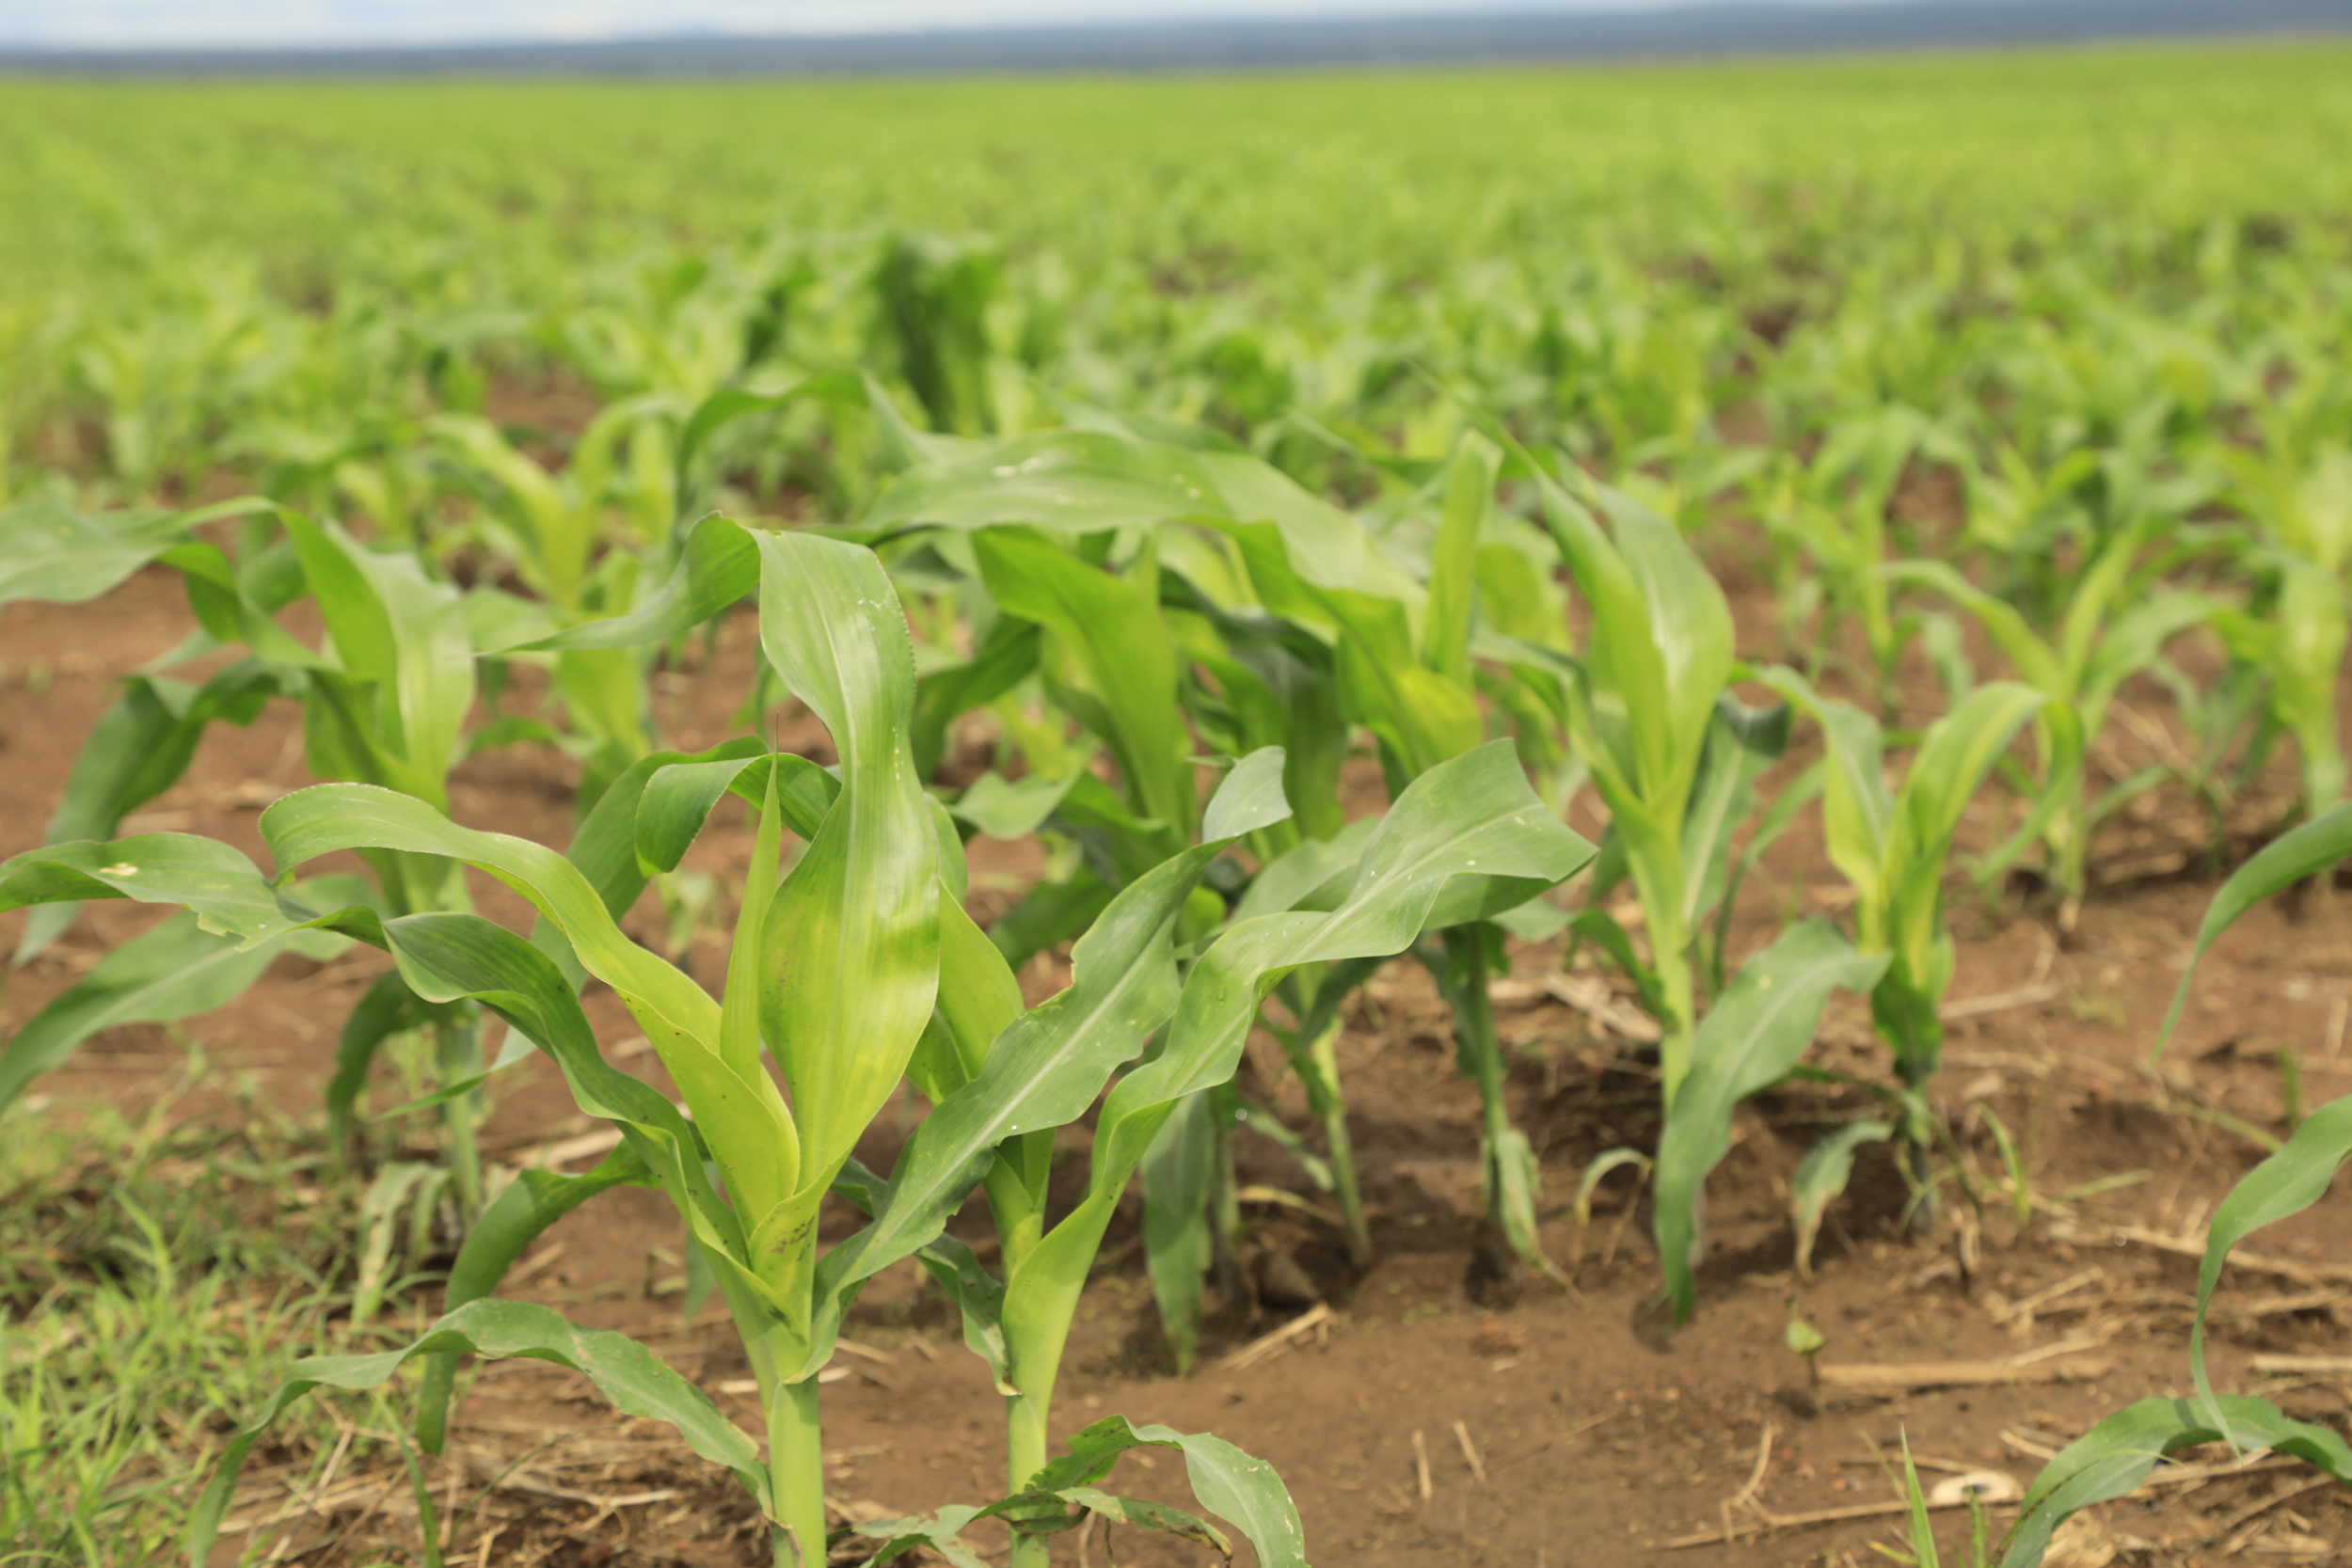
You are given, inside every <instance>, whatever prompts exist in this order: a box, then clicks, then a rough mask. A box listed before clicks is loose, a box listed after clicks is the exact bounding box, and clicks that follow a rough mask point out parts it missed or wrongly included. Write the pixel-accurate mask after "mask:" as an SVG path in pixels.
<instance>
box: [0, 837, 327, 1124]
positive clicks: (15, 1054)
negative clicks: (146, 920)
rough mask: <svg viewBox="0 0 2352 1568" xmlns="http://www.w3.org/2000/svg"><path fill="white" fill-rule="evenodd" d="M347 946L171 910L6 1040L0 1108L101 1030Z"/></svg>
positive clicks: (168, 1014) (219, 1002) (180, 1008)
mask: <svg viewBox="0 0 2352 1568" xmlns="http://www.w3.org/2000/svg"><path fill="white" fill-rule="evenodd" d="M124 842H125V843H130V842H135V841H132V840H125V841H124ZM350 945H351V942H350V939H348V938H346V937H342V936H338V935H335V934H334V933H332V932H327V931H294V932H291V933H289V934H287V935H285V936H282V937H280V938H278V939H276V940H272V941H265V942H262V943H261V944H260V945H258V946H250V947H248V946H246V944H245V943H244V942H242V941H241V940H240V939H239V938H238V937H236V936H234V935H227V934H220V933H215V932H213V931H208V930H206V929H204V927H202V926H201V925H200V924H199V921H198V918H197V916H195V915H193V914H190V913H188V912H186V911H182V912H180V913H178V914H174V915H172V916H171V917H170V918H169V919H167V920H166V921H165V922H164V923H163V924H162V925H160V926H157V927H153V928H152V929H150V930H147V931H144V932H141V933H140V934H139V935H138V936H135V937H134V938H132V939H131V940H130V941H129V942H124V943H123V944H122V945H121V946H119V947H117V948H115V949H114V950H113V951H112V952H110V953H108V954H107V955H106V956H105V957H103V958H100V959H99V960H98V963H97V964H96V966H95V967H93V968H92V969H91V970H90V972H89V973H88V974H86V975H84V976H83V977H82V978H81V979H80V980H78V981H76V982H75V983H74V984H73V985H72V987H71V988H70V989H68V990H65V991H63V992H62V993H60V994H59V995H58V996H56V998H55V999H53V1000H52V1001H51V1002H50V1003H49V1005H48V1006H44V1007H43V1008H41V1009H40V1011H39V1012H37V1013H35V1014H34V1015H33V1016H32V1017H31V1018H29V1019H27V1020H26V1021H25V1022H24V1027H23V1028H21V1029H19V1030H18V1031H17V1032H16V1033H15V1034H14V1035H13V1036H11V1037H9V1039H8V1047H7V1049H6V1050H5V1051H0V1105H6V1104H8V1102H9V1101H12V1100H14V1099H15V1098H16V1097H17V1095H19V1094H20V1093H22V1092H23V1091H24V1085H26V1084H28V1083H30V1082H32V1080H33V1079H35V1078H37V1077H39V1076H40V1074H42V1073H44V1072H48V1071H50V1070H52V1069H55V1068H56V1066H57V1065H58V1064H59V1063H61V1062H63V1061H64V1060H65V1059H66V1058H67V1057H68V1056H69V1055H71V1054H72V1052H73V1048H74V1047H75V1046H77V1045H80V1044H81V1043H82V1042H83V1041H84V1040H86V1039H88V1038H89V1037H91V1036H92V1035H95V1034H98V1033H99V1032H100V1031H102V1030H105V1029H111V1028H113V1027H115V1026H116V1025H117V1024H122V1023H167V1022H173V1021H176V1020H179V1019H183V1018H192V1017H194V1016H195V1015H196V1014H198V1013H208V1012H211V1011H212V1010H213V1009H214V1008H215V1007H219V1006H226V1005H227V1004H229V1003H230V1002H231V1001H234V1000H235V999H236V998H237V997H238V996H240V995H243V994H244V992H245V990H246V988H248V987H249V986H251V985H252V984H253V982H254V981H256V980H258V979H260V978H261V977H262V971H263V970H266V969H267V968H269V966H270V964H271V963H272V962H274V961H275V960H276V959H277V958H278V956H279V955H280V954H281V953H289V952H291V953H299V954H301V955H302V956H303V957H304V958H311V959H315V960H317V961H319V962H322V963H323V962H326V960H327V959H330V958H334V957H336V956H337V955H338V954H340V953H342V951H343V950H344V949H345V948H347V947H349V946H350Z"/></svg>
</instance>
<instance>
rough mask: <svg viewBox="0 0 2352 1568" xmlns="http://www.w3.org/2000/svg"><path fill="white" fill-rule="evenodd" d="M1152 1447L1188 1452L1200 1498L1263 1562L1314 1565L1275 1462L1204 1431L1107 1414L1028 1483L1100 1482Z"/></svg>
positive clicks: (1055, 1486) (1054, 1488)
mask: <svg viewBox="0 0 2352 1568" xmlns="http://www.w3.org/2000/svg"><path fill="white" fill-rule="evenodd" d="M1146 1447H1150V1448H1164V1449H1176V1450H1178V1451H1179V1452H1180V1453H1182V1454H1183V1455H1184V1477H1185V1479H1186V1480H1187V1481H1190V1482H1191V1483H1192V1495H1193V1497H1196V1498H1198V1499H1199V1500H1200V1506H1201V1507H1202V1508H1205V1509H1207V1510H1208V1511H1209V1512H1210V1513H1214V1514H1216V1516H1217V1517H1219V1518H1221V1519H1226V1520H1230V1521H1231V1522H1232V1525H1233V1526H1234V1528H1237V1529H1239V1530H1240V1531H1241V1533H1242V1534H1243V1536H1245V1537H1246V1538H1247V1539H1248V1542H1249V1544H1251V1545H1252V1546H1255V1547H1256V1548H1257V1551H1258V1561H1259V1562H1260V1564H1262V1565H1263V1568H1307V1534H1306V1531H1305V1529H1304V1528H1302V1527H1301V1526H1300V1525H1299V1522H1298V1510H1297V1508H1296V1507H1295V1506H1294V1505H1293V1503H1292V1502H1291V1498H1290V1493H1289V1492H1288V1491H1286V1490H1284V1488H1283V1486H1282V1480H1281V1478H1280V1477H1279V1476H1278V1475H1276V1474H1275V1473H1274V1466H1273V1465H1268V1464H1267V1463H1266V1462H1265V1461H1264V1460H1263V1459H1256V1458H1252V1457H1251V1456H1250V1455H1248V1454H1247V1453H1244V1452H1243V1451H1242V1450H1241V1449H1237V1448H1235V1447H1234V1446H1233V1445H1232V1444H1231V1443H1228V1442H1227V1441H1225V1439H1223V1438H1222V1437H1216V1436H1213V1435H1211V1434H1210V1433H1205V1432H1203V1433H1190V1434H1186V1433H1180V1432H1177V1431H1174V1430H1173V1429H1171V1428H1168V1427H1164V1426H1142V1427H1139V1426H1136V1424H1135V1423H1134V1422H1132V1421H1130V1420H1128V1419H1127V1418H1126V1417H1124V1416H1108V1417H1105V1418H1103V1419H1102V1420H1099V1421H1096V1422H1095V1423H1094V1424H1093V1425H1091V1426H1089V1427H1086V1428H1084V1429H1083V1430H1081V1431H1079V1432H1076V1433H1072V1435H1071V1438H1070V1451H1069V1452H1068V1453H1067V1454H1065V1455H1063V1456H1062V1457H1061V1458H1059V1459H1057V1460H1054V1461H1052V1462H1051V1463H1049V1464H1048V1465H1046V1466H1045V1468H1043V1469H1042V1470H1040V1471H1039V1472H1038V1473H1037V1475H1036V1476H1035V1477H1034V1478H1033V1479H1032V1480H1031V1481H1030V1483H1029V1484H1030V1486H1031V1488H1032V1489H1033V1490H1037V1491H1045V1492H1062V1491H1066V1490H1067V1489H1069V1488H1072V1487H1080V1486H1088V1487H1090V1486H1094V1485H1096V1484H1097V1483H1099V1482H1101V1481H1103V1480H1104V1478H1105V1477H1107V1476H1108V1475H1109V1474H1110V1472H1111V1467H1112V1466H1113V1465H1116V1464H1117V1463H1118V1461H1119V1456H1120V1454H1122V1453H1125V1452H1126V1451H1128V1450H1129V1449H1136V1448H1146Z"/></svg>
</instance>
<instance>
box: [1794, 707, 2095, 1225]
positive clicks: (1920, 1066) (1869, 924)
mask: <svg viewBox="0 0 2352 1568" xmlns="http://www.w3.org/2000/svg"><path fill="white" fill-rule="evenodd" d="M1761 678H1762V679H1763V680H1764V682H1765V683H1766V684H1767V685H1769V686H1771V687H1772V688H1773V689H1775V690H1778V691H1779V692H1781V693H1782V694H1783V695H1784V696H1786V697H1788V699H1789V701H1790V702H1792V703H1794V704H1796V705H1798V706H1800V707H1802V708H1804V710H1805V711H1806V712H1807V713H1809V714H1811V715H1812V716H1813V718H1814V719H1815V721H1818V722H1819V723H1820V726H1821V734H1822V737H1823V739H1824V740H1825V741H1826V742H1827V746H1828V759H1827V761H1828V767H1827V769H1826V773H1825V776H1824V783H1823V785H1822V797H1821V822H1822V829H1823V832H1824V835H1825V836H1826V838H1827V839H1828V845H1829V858H1830V862H1831V863H1832V864H1834V865H1836V867H1837V869H1838V871H1839V872H1841V873H1842V874H1843V875H1844V876H1845V878H1846V880H1847V881H1848V882H1849V883H1851V885H1852V887H1853V890H1854V894H1855V899H1854V941H1855V945H1856V946H1857V947H1858V948H1859V949H1860V950H1861V951H1862V952H1863V953H1866V954H1879V955H1884V956H1885V958H1886V959H1887V962H1886V965H1885V968H1884V970H1883V972H1882V973H1881V974H1880V975H1879V977H1878V979H1877V982H1876V983H1875V984H1874V985H1872V986H1871V988H1870V1019H1871V1022H1872V1023H1873V1024H1874V1025H1875V1026H1876V1028H1877V1030H1878V1034H1879V1037H1880V1038H1881V1039H1883V1040H1884V1041H1885V1042H1886V1045H1887V1048H1888V1049H1889V1050H1890V1051H1891V1052H1892V1053H1893V1054H1894V1058H1895V1071H1896V1076H1897V1078H1898V1079H1899V1084H1900V1087H1899V1090H1898V1091H1897V1092H1896V1094H1895V1099H1896V1101H1897V1103H1898V1104H1899V1106H1900V1108H1901V1111H1902V1117H1903V1132H1904V1136H1905V1138H1906V1141H1907V1143H1908V1146H1909V1149H1910V1153H1911V1163H1912V1170H1913V1173H1914V1175H1915V1178H1916V1179H1917V1180H1918V1181H1919V1183H1920V1195H1919V1196H1920V1203H1921V1208H1920V1211H1919V1212H1920V1213H1921V1214H1922V1215H1923V1216H1924V1215H1925V1214H1927V1213H1929V1212H1931V1209H1932V1193H1933V1189H1932V1187H1931V1186H1930V1185H1929V1184H1928V1181H1927V1174H1928V1173H1927V1148H1928V1144H1929V1142H1930V1141H1931V1138H1932V1137H1933V1135H1934V1130H1935V1121H1934V1117H1933V1116H1932V1114H1931V1111H1930V1109H1929V1107H1928V1104H1927V1100H1926V1090H1927V1085H1928V1082H1929V1080H1930V1079H1931V1078H1933V1077H1934V1075H1935V1071H1936V1068H1937V1066H1938V1064H1939V1062H1940V1059H1941V1056H1942V1051H1943V1043H1944V1024H1943V1020H1942V1016H1941V1014H1942V1007H1943V1002H1944V992H1945V990H1947V988H1948V987H1949V986H1950V984H1951V979H1952V966H1953V962H1954V957H1955V954H1954V947H1953V943H1952V939H1951V935H1950V933H1949V932H1948V931H1947V930H1946V929H1945V925H1944V877H1945V865H1946V862H1947V860H1948V859H1949V857H1950V854H1951V849H1952V843H1953V840H1954V838H1955V836H1956V835H1957V834H1958V832H1959V830H1960V824H1961V819H1962V816H1963V815H1964V814H1965V813H1966V811H1967V809H1968V806H1969V803H1970V801H1971V800H1972V799H1973V798H1974V796H1975V795H1976V792H1977V789H1978V787H1979V785H1980V784H1982V783H1983V780H1984V777H1985V775H1986V774H1987V773H1988V772H1989V771H1991V770H1992V768H1994V765H1995V764H1996V763H1997V762H1998V761H1999V760H2000V758H2001V756H2002V755H2003V753H2004V752H2006V751H2007V750H2008V748H2009V745H2010V740H2011V739H2013V738H2014V737H2015V736H2016V734H2017V732H2018V731H2019V730H2020V729H2021V728H2023V727H2024V726H2025V724H2026V721H2028V720H2030V719H2031V718H2033V717H2034V715H2035V714H2037V713H2038V712H2041V711H2042V709H2043V707H2044V705H2046V704H2047V702H2048V700H2049V699H2048V698H2047V697H2045V696H2044V695H2043V694H2042V692H2040V691H2037V690H2035V689H2032V688H2031V687H2027V686H2024V685H2021V684H2019V683H2017V682H2014V681H1994V682H1990V683H1988V684H1986V685H1983V686H1980V687H1979V688H1977V689H1975V690H1974V691H1971V692H1970V693H1969V694H1968V695H1967V696H1966V697H1965V698H1963V700H1962V701H1961V702H1960V704H1959V705H1957V706H1955V707H1954V708H1953V709H1952V711H1951V712H1949V713H1947V714H1946V715H1945V716H1944V717H1943V718H1941V719H1939V720H1937V721H1935V722H1934V723H1933V724H1931V725H1930V726H1929V727H1928V730H1927V732H1926V734H1925V735H1924V736H1922V737H1921V738H1920V742H1919V749H1918V751H1917V752H1915V753H1913V755H1912V758H1911V763H1910V766H1909V768H1906V769H1905V771H1904V774H1903V780H1902V783H1901V784H1900V785H1899V786H1893V787H1890V786H1889V784H1887V778H1886V762H1885V750H1886V743H1885V737H1884V736H1883V733H1882V732H1881V731H1880V729H1879V725H1878V721H1876V720H1874V719H1872V718H1871V717H1870V716H1869V715H1868V714H1867V713H1865V712H1863V711H1862V710H1861V709H1860V708H1857V707H1855V706H1854V705H1851V704H1850V703H1842V702H1836V701H1834V700H1830V699H1825V698H1823V697H1822V696H1821V695H1820V693H1819V692H1817V691H1815V690H1814V689H1813V688H1812V687H1811V686H1810V685H1809V684H1807V683H1806V682H1805V680H1804V677H1803V676H1801V675H1799V674H1797V673H1795V672H1794V671H1791V670H1785V669H1774V670H1771V671H1767V672H1765V673H1763V675H1762V676H1761ZM2046 761H2047V759H2046V758H2045V763H2046ZM2052 809H2054V802H2053V801H2052V800H2047V799H2045V800H2042V802H2040V803H2039V804H2038V805H2037V807H2036V812H2037V814H2039V813H2045V812H2048V811H2050V810H2052ZM2028 826H2029V827H2031V826H2032V824H2031V823H2030V822H2029V823H2028ZM1836 1136H1837V1135H1836V1134H1833V1137H1834V1138H1835V1137H1836ZM1839 1147H1840V1148H1842V1149H1843V1150H1844V1151H1845V1153H1844V1158H1845V1159H1846V1160H1847V1161H1848V1162H1850V1161H1851V1139H1847V1140H1846V1141H1845V1142H1844V1143H1843V1144H1842V1145H1840V1146H1839ZM1844 1168H1845V1167H1844V1166H1843V1165H1841V1164H1838V1163H1837V1162H1836V1156H1835V1155H1833V1156H1831V1157H1830V1158H1829V1159H1827V1160H1826V1161H1825V1162H1824V1163H1823V1164H1821V1165H1819V1166H1817V1167H1816V1169H1815V1172H1814V1173H1813V1175H1812V1177H1811V1178H1810V1179H1808V1180H1807V1181H1806V1182H1805V1183H1804V1188H1805V1191H1804V1193H1803V1194H1801V1195H1800V1206H1801V1209H1803V1208H1806V1207H1810V1208H1811V1209H1812V1210H1813V1211H1814V1213H1813V1217H1814V1218H1816V1219H1818V1210H1819V1206H1820V1204H1821V1203H1822V1202H1825V1201H1826V1199H1827V1194H1828V1190H1829V1189H1828V1187H1827V1186H1826V1183H1827V1182H1828V1181H1829V1180H1831V1179H1832V1178H1833V1177H1836V1179H1837V1180H1838V1183H1839V1184H1842V1171H1843V1169H1844ZM1800 1227H1801V1229H1802V1228H1807V1227H1806V1216H1805V1215H1804V1214H1803V1213H1801V1214H1800Z"/></svg>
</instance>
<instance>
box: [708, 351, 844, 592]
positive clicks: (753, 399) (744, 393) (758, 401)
mask: <svg viewBox="0 0 2352 1568" xmlns="http://www.w3.org/2000/svg"><path fill="white" fill-rule="evenodd" d="M808 397H816V398H823V399H829V400H832V401H834V402H840V403H855V402H857V401H859V400H860V399H869V398H870V399H871V400H872V401H873V402H874V403H875V404H877V411H878V412H880V411H882V410H887V409H888V408H889V395H888V394H887V393H885V392H883V391H882V390H881V389H880V388H875V387H874V386H873V383H872V382H871V381H870V380H868V379H867V378H866V377H864V376H862V375H860V374H859V373H857V372H852V371H834V372H828V373H826V374H823V375H813V376H809V377H808V378H806V379H805V380H803V381H800V382H796V383H794V384H793V385H792V386H790V387H787V388H783V389H782V390H779V391H773V392H763V391H755V390H753V389H751V388H744V387H722V388H719V390H717V391H715V392H713V393H711V394H710V395H709V396H708V397H707V398H705V399H704V400H703V401H702V402H701V403H700V404H696V405H695V408H694V412H693V413H692V414H691V415H690V416H688V418H687V420H686V423H685V425H684V427H683V428H681V429H680V430H679V431H678V437H677V460H676V467H675V472H674V474H673V476H672V480H671V483H672V487H673V490H674V491H675V494H676V495H677V496H679V497H680V498H683V497H685V496H686V495H688V494H689V493H690V492H689V489H688V485H689V483H690V481H691V477H692V474H693V469H694V459H695V458H696V457H697V456H699V455H700V454H701V452H702V449H703V448H704V447H705V446H707V444H708V443H709V441H710V439H711V437H712V436H716V435H718V434H719V432H720V431H721V430H723V429H724V428H725V427H726V426H728V425H730V424H732V423H734V422H735V421H736V420H739V419H741V418H742V417H743V416H744V415H746V414H758V413H765V412H768V411H771V410H773V409H777V408H783V407H787V406H789V405H790V404H795V403H798V402H800V401H801V400H802V399H803V398H808ZM754 580H756V579H754ZM752 587H753V582H749V581H747V582H746V583H745V584H744V587H743V593H746V594H748V593H750V592H751V590H752ZM739 596H740V595H739Z"/></svg>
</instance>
